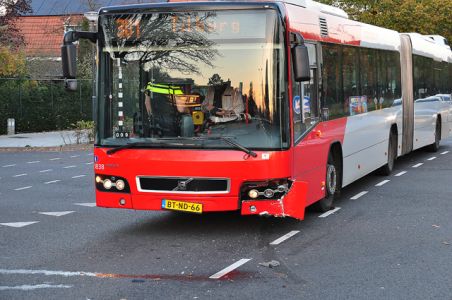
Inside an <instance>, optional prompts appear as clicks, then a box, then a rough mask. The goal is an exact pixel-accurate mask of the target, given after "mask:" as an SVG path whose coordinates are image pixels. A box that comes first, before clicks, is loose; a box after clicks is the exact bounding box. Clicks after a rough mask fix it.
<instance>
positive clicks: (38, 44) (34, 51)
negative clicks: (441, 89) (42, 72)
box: [17, 15, 83, 57]
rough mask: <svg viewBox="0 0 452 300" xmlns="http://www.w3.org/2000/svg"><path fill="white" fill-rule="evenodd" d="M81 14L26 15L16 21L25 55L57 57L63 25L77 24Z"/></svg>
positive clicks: (59, 51)
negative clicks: (21, 35) (23, 42)
mask: <svg viewBox="0 0 452 300" xmlns="http://www.w3.org/2000/svg"><path fill="white" fill-rule="evenodd" d="M82 18H83V16H82V15H70V16H26V17H19V18H18V21H17V22H18V23H19V24H20V26H18V28H19V29H20V31H21V33H22V34H23V36H24V38H25V43H26V45H25V54H26V56H27V57H31V56H33V57H59V56H60V55H61V50H60V47H61V43H62V40H63V35H64V28H65V25H69V26H77V25H78V24H79V23H80V21H81V20H82Z"/></svg>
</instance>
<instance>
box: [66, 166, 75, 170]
mask: <svg viewBox="0 0 452 300" xmlns="http://www.w3.org/2000/svg"><path fill="white" fill-rule="evenodd" d="M75 167H77V166H66V167H63V169H71V168H75Z"/></svg>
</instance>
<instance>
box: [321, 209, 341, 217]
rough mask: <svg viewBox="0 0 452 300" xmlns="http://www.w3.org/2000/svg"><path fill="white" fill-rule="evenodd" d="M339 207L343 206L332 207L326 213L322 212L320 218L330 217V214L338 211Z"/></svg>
mask: <svg viewBox="0 0 452 300" xmlns="http://www.w3.org/2000/svg"><path fill="white" fill-rule="evenodd" d="M339 209H341V208H340V207H336V208H335V209H332V210H330V211H327V212H326V213H324V214H321V215H320V216H319V218H326V217H328V216H329V215H332V214H334V213H335V212H337V211H338V210H339Z"/></svg>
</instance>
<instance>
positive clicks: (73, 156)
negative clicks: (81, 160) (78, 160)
mask: <svg viewBox="0 0 452 300" xmlns="http://www.w3.org/2000/svg"><path fill="white" fill-rule="evenodd" d="M79 156H80V155H71V158H75V157H79Z"/></svg>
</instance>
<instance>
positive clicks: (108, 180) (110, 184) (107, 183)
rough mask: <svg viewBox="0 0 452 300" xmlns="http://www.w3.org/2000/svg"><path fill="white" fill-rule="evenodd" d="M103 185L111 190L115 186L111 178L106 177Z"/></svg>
mask: <svg viewBox="0 0 452 300" xmlns="http://www.w3.org/2000/svg"><path fill="white" fill-rule="evenodd" d="M103 185H104V189H106V190H109V189H111V187H112V186H113V183H112V182H111V180H110V179H105V180H104V182H103Z"/></svg>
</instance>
